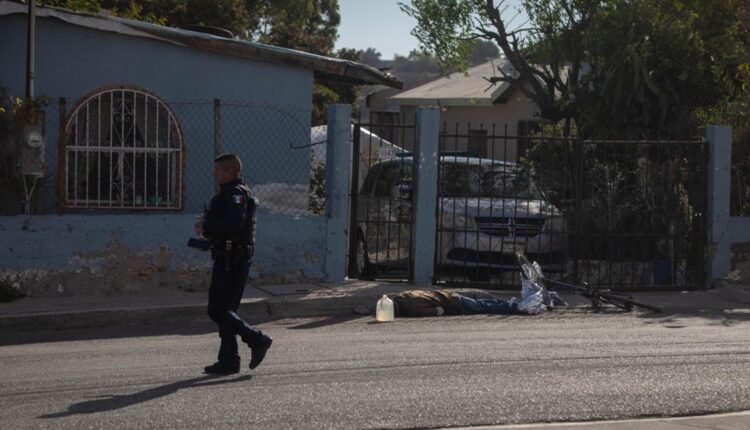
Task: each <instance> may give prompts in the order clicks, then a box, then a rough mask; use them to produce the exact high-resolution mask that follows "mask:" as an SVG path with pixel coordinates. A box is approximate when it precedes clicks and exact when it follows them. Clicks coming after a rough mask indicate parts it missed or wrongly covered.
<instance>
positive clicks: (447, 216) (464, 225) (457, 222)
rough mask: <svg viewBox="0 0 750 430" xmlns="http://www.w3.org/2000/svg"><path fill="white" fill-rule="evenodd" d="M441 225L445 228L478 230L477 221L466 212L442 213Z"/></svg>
mask: <svg viewBox="0 0 750 430" xmlns="http://www.w3.org/2000/svg"><path fill="white" fill-rule="evenodd" d="M440 225H441V226H442V227H443V229H445V230H476V229H477V222H476V220H475V219H474V217H473V216H467V215H466V214H465V213H458V212H457V213H453V212H445V213H442V214H441V215H440Z"/></svg>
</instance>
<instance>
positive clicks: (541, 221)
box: [356, 155, 565, 274]
mask: <svg viewBox="0 0 750 430" xmlns="http://www.w3.org/2000/svg"><path fill="white" fill-rule="evenodd" d="M413 162H414V160H413V158H412V157H411V156H404V157H398V158H394V159H390V160H385V161H381V162H379V163H377V164H375V165H373V166H372V168H371V169H370V171H369V172H368V174H367V176H366V178H365V180H364V182H363V184H362V186H361V188H360V190H359V199H358V207H357V221H358V222H357V227H358V230H357V232H356V233H357V253H356V259H357V268H358V270H359V271H360V273H370V274H374V273H376V272H382V271H387V270H391V269H401V270H403V269H404V268H406V267H408V263H409V258H410V255H411V251H410V250H411V237H412V234H411V232H412V223H411V221H412V198H411V197H412V166H413ZM439 163H440V164H439V166H440V168H439V184H438V185H439V186H438V194H439V203H438V204H439V207H438V227H437V229H438V235H437V238H438V243H437V246H438V256H437V257H438V258H437V263H438V264H439V265H440V266H442V267H443V268H464V269H465V268H474V269H484V270H485V271H486V273H489V272H492V271H494V270H502V269H510V270H515V267H516V262H515V252H516V251H517V250H520V251H523V252H524V253H525V254H526V255H529V256H530V258H533V259H535V260H536V261H539V262H540V263H542V264H545V266H546V267H550V268H553V267H554V266H555V265H557V266H559V265H561V264H562V263H563V262H564V250H565V226H564V220H563V216H562V213H561V212H560V210H558V209H557V208H556V207H555V206H553V205H552V204H551V203H549V202H548V201H547V200H546V199H545V197H544V195H543V193H542V192H541V191H540V190H539V189H538V188H537V186H536V185H535V184H534V181H533V180H532V175H531V174H530V172H526V171H524V169H522V168H521V167H520V166H518V165H517V164H515V163H510V162H504V161H497V160H490V159H483V158H476V157H467V156H458V155H445V156H441V157H440V162H439ZM474 272H475V273H476V271H474Z"/></svg>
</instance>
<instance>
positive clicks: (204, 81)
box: [0, 15, 326, 279]
mask: <svg viewBox="0 0 750 430" xmlns="http://www.w3.org/2000/svg"><path fill="white" fill-rule="evenodd" d="M25 35H26V23H25V17H24V16H21V15H13V16H2V17H0V41H2V43H0V58H1V59H2V60H0V85H2V86H4V87H6V88H7V89H8V91H9V92H10V93H12V94H14V95H19V96H21V95H23V93H24V89H25V83H24V79H25V62H26V51H25V49H26V48H25V47H26V44H25V40H26V36H25ZM36 41H37V54H36V82H35V88H36V90H35V93H36V95H37V96H46V97H50V98H51V99H52V100H53V105H52V107H51V109H50V110H49V111H48V112H50V114H48V117H47V135H46V138H47V145H46V163H47V177H46V178H45V185H44V186H43V188H42V194H41V195H40V198H41V199H40V202H41V203H40V211H39V212H40V213H41V214H42V215H43V214H53V213H55V212H56V210H57V205H56V201H55V199H56V186H55V184H56V178H55V174H56V170H57V157H58V154H57V149H58V142H57V140H58V139H57V122H58V118H57V100H58V99H59V98H61V97H64V98H66V99H68V101H69V102H70V104H69V105H68V109H69V110H70V108H71V107H72V104H73V103H74V102H75V101H77V100H78V99H79V98H81V97H83V96H85V95H86V94H88V93H90V92H91V91H93V90H95V89H97V88H99V87H102V86H111V85H116V84H127V85H134V86H138V87H142V88H145V89H146V90H149V91H151V92H153V93H154V94H155V95H157V96H158V97H160V98H161V99H162V100H164V101H166V102H167V103H168V104H169V105H170V107H171V108H172V110H173V112H174V113H175V115H176V116H177V119H178V121H179V122H180V126H181V127H182V130H183V133H184V137H185V145H186V148H185V150H186V154H187V165H186V170H185V194H186V206H185V210H184V211H183V212H182V213H181V214H168V213H155V214H150V215H145V214H134V213H127V212H118V213H116V214H112V213H106V212H100V211H94V210H90V211H81V210H77V211H68V212H67V214H66V215H64V216H55V215H46V216H34V217H21V216H18V217H0V233H2V234H3V236H4V239H3V243H12V244H13V246H10V247H5V246H4V247H3V248H2V250H0V270H11V271H12V270H18V271H21V270H28V269H30V268H46V269H50V270H70V271H75V270H80V269H81V267H82V266H81V265H82V264H88V263H82V262H84V261H89V262H90V260H88V259H86V258H83V259H81V258H79V257H76V256H80V255H84V254H91V253H96V252H98V251H101V250H102V249H103V248H105V247H107V246H108V245H109V244H111V243H112V242H113V241H117V242H119V243H122V244H123V245H125V246H127V247H128V248H131V249H132V250H133V251H134V252H155V251H158V250H159V249H160V248H164V247H166V248H167V249H168V250H169V251H170V253H172V254H173V255H174V258H173V259H172V260H171V265H172V268H174V269H177V268H179V267H184V266H185V265H191V264H197V265H204V266H205V265H207V264H208V263H207V259H208V256H207V255H206V254H203V253H200V252H198V251H195V250H191V249H188V248H186V247H185V242H186V240H187V238H188V237H189V236H190V235H192V233H193V231H192V230H193V227H192V224H193V222H194V219H195V215H194V214H196V213H198V212H200V211H202V208H203V204H204V202H206V200H208V199H209V198H210V196H211V195H212V194H213V191H214V189H213V179H212V177H211V171H212V168H213V157H214V141H213V109H212V100H213V99H214V98H218V99H221V100H222V105H223V107H222V113H223V117H222V135H223V145H222V149H223V150H225V151H235V152H238V153H239V154H240V156H241V157H242V158H243V161H244V163H245V166H246V167H245V169H243V170H244V171H243V174H244V176H245V177H246V179H248V180H249V182H250V183H251V184H268V183H279V182H284V183H296V184H299V186H300V187H301V186H304V187H306V186H307V182H308V179H309V153H310V152H309V151H310V150H309V148H306V147H303V146H304V144H306V143H308V142H309V132H310V128H309V126H310V113H311V112H310V110H311V105H312V84H313V73H312V71H310V70H307V69H304V68H301V67H297V66H289V65H279V64H271V63H264V62H259V61H250V60H245V59H239V58H234V57H227V56H221V55H215V54H209V53H204V52H199V51H196V50H192V49H188V48H184V47H180V46H177V45H174V44H171V43H168V42H161V41H157V40H152V39H144V38H137V37H132V36H125V35H120V34H115V33H108V32H104V31H97V30H92V29H87V28H83V27H78V26H74V25H72V24H68V23H65V22H62V21H59V20H56V19H52V18H40V19H38V21H37V39H36ZM187 101H200V102H199V103H197V104H196V103H186V102H187ZM232 103H234V105H232ZM237 104H241V105H243V106H248V105H251V106H257V108H252V109H248V108H240V107H237V106H236V105H237ZM269 106H270V107H271V108H270V109H269ZM262 205H263V202H262V201H261V206H262ZM258 223H259V225H258V227H259V234H258V251H257V254H256V264H255V265H254V267H255V270H256V271H257V273H255V275H256V276H269V277H273V276H275V275H276V276H282V275H286V274H289V273H300V274H302V275H303V276H304V277H306V278H313V279H320V278H323V277H324V273H323V272H324V269H323V268H324V255H325V228H326V226H325V218H324V217H322V216H314V215H299V214H297V215H296V216H291V215H284V214H280V213H278V212H270V211H269V210H268V209H263V208H262V209H261V211H260V213H259V220H258Z"/></svg>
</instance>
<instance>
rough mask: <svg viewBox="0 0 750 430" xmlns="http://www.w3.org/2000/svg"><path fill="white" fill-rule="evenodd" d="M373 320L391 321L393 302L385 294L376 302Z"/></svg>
mask: <svg viewBox="0 0 750 430" xmlns="http://www.w3.org/2000/svg"><path fill="white" fill-rule="evenodd" d="M375 319H376V320H377V321H378V322H388V321H393V300H391V299H389V298H388V296H386V295H385V294H384V295H383V297H381V298H380V300H378V304H377V305H375Z"/></svg>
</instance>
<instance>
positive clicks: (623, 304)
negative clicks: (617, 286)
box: [599, 292, 664, 313]
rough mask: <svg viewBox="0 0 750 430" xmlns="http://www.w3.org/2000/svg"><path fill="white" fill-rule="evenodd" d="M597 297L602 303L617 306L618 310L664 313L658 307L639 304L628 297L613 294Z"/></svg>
mask: <svg viewBox="0 0 750 430" xmlns="http://www.w3.org/2000/svg"><path fill="white" fill-rule="evenodd" d="M599 297H600V298H601V299H602V301H605V302H607V303H609V304H611V305H614V306H617V307H618V308H621V309H625V310H630V309H632V308H641V309H645V310H649V311H653V312H659V313H661V312H664V310H663V309H662V308H660V307H658V306H654V305H649V304H647V303H643V302H639V301H637V300H633V299H632V298H630V297H625V296H620V295H617V294H614V293H603V292H600V293H599Z"/></svg>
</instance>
